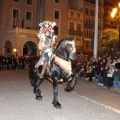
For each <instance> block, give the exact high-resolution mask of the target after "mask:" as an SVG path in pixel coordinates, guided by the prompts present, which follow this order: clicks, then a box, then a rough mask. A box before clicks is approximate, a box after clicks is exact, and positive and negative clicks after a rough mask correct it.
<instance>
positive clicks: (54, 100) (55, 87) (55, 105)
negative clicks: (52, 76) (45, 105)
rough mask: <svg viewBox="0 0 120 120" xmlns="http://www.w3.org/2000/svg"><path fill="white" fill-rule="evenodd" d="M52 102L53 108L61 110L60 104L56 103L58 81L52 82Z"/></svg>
mask: <svg viewBox="0 0 120 120" xmlns="http://www.w3.org/2000/svg"><path fill="white" fill-rule="evenodd" d="M53 95H54V98H53V102H52V104H53V105H54V107H55V108H57V109H58V108H60V109H61V104H60V103H59V102H58V81H57V80H53Z"/></svg>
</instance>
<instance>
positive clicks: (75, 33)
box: [68, 30, 83, 36]
mask: <svg viewBox="0 0 120 120" xmlns="http://www.w3.org/2000/svg"><path fill="white" fill-rule="evenodd" d="M68 34H70V35H77V36H82V35H83V33H82V31H75V30H69V31H68Z"/></svg>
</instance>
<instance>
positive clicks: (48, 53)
mask: <svg viewBox="0 0 120 120" xmlns="http://www.w3.org/2000/svg"><path fill="white" fill-rule="evenodd" d="M55 25H56V23H55V22H50V21H44V22H43V23H40V24H39V26H40V27H41V28H40V30H39V34H38V35H37V36H38V38H39V39H40V41H39V44H38V47H39V49H40V54H41V57H40V59H39V61H38V62H37V64H36V65H35V68H38V67H39V66H40V65H43V67H42V71H41V73H40V76H39V77H40V78H41V79H42V78H43V76H44V73H45V70H46V68H47V65H48V63H49V61H50V59H51V60H53V59H54V62H55V63H56V64H57V65H59V66H60V67H61V68H62V69H63V70H64V71H65V72H66V73H68V74H70V75H71V61H69V60H68V61H67V60H64V59H62V58H60V57H58V56H55V55H54V54H53V50H54V43H55V38H56V36H55V35H53V32H54V30H53V27H54V26H55ZM67 43H68V44H71V45H72V46H73V52H74V51H76V49H75V43H74V42H73V41H68V42H67ZM67 43H66V44H67Z"/></svg>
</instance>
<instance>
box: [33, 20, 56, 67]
mask: <svg viewBox="0 0 120 120" xmlns="http://www.w3.org/2000/svg"><path fill="white" fill-rule="evenodd" d="M55 25H56V23H55V22H50V21H44V22H43V23H40V24H39V26H40V27H41V28H40V30H39V34H38V35H37V36H38V38H39V39H40V41H39V44H38V48H39V50H40V55H41V57H40V59H39V61H38V62H37V64H36V65H35V68H38V67H39V66H40V65H43V61H44V59H45V60H46V62H47V63H48V62H49V58H50V56H51V54H52V52H53V50H54V43H55V38H56V36H55V35H53V32H54V30H53V27H54V26H55Z"/></svg>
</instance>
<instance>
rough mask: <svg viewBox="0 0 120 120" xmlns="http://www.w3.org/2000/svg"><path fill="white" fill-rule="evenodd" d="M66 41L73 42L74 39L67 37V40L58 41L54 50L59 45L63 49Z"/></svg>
mask: <svg viewBox="0 0 120 120" xmlns="http://www.w3.org/2000/svg"><path fill="white" fill-rule="evenodd" d="M67 40H68V41H73V40H74V39H73V38H72V37H69V36H68V37H67V38H65V39H62V40H60V41H59V43H58V45H57V47H56V49H55V50H57V49H59V47H60V46H61V45H62V47H65V45H66V41H67Z"/></svg>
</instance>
